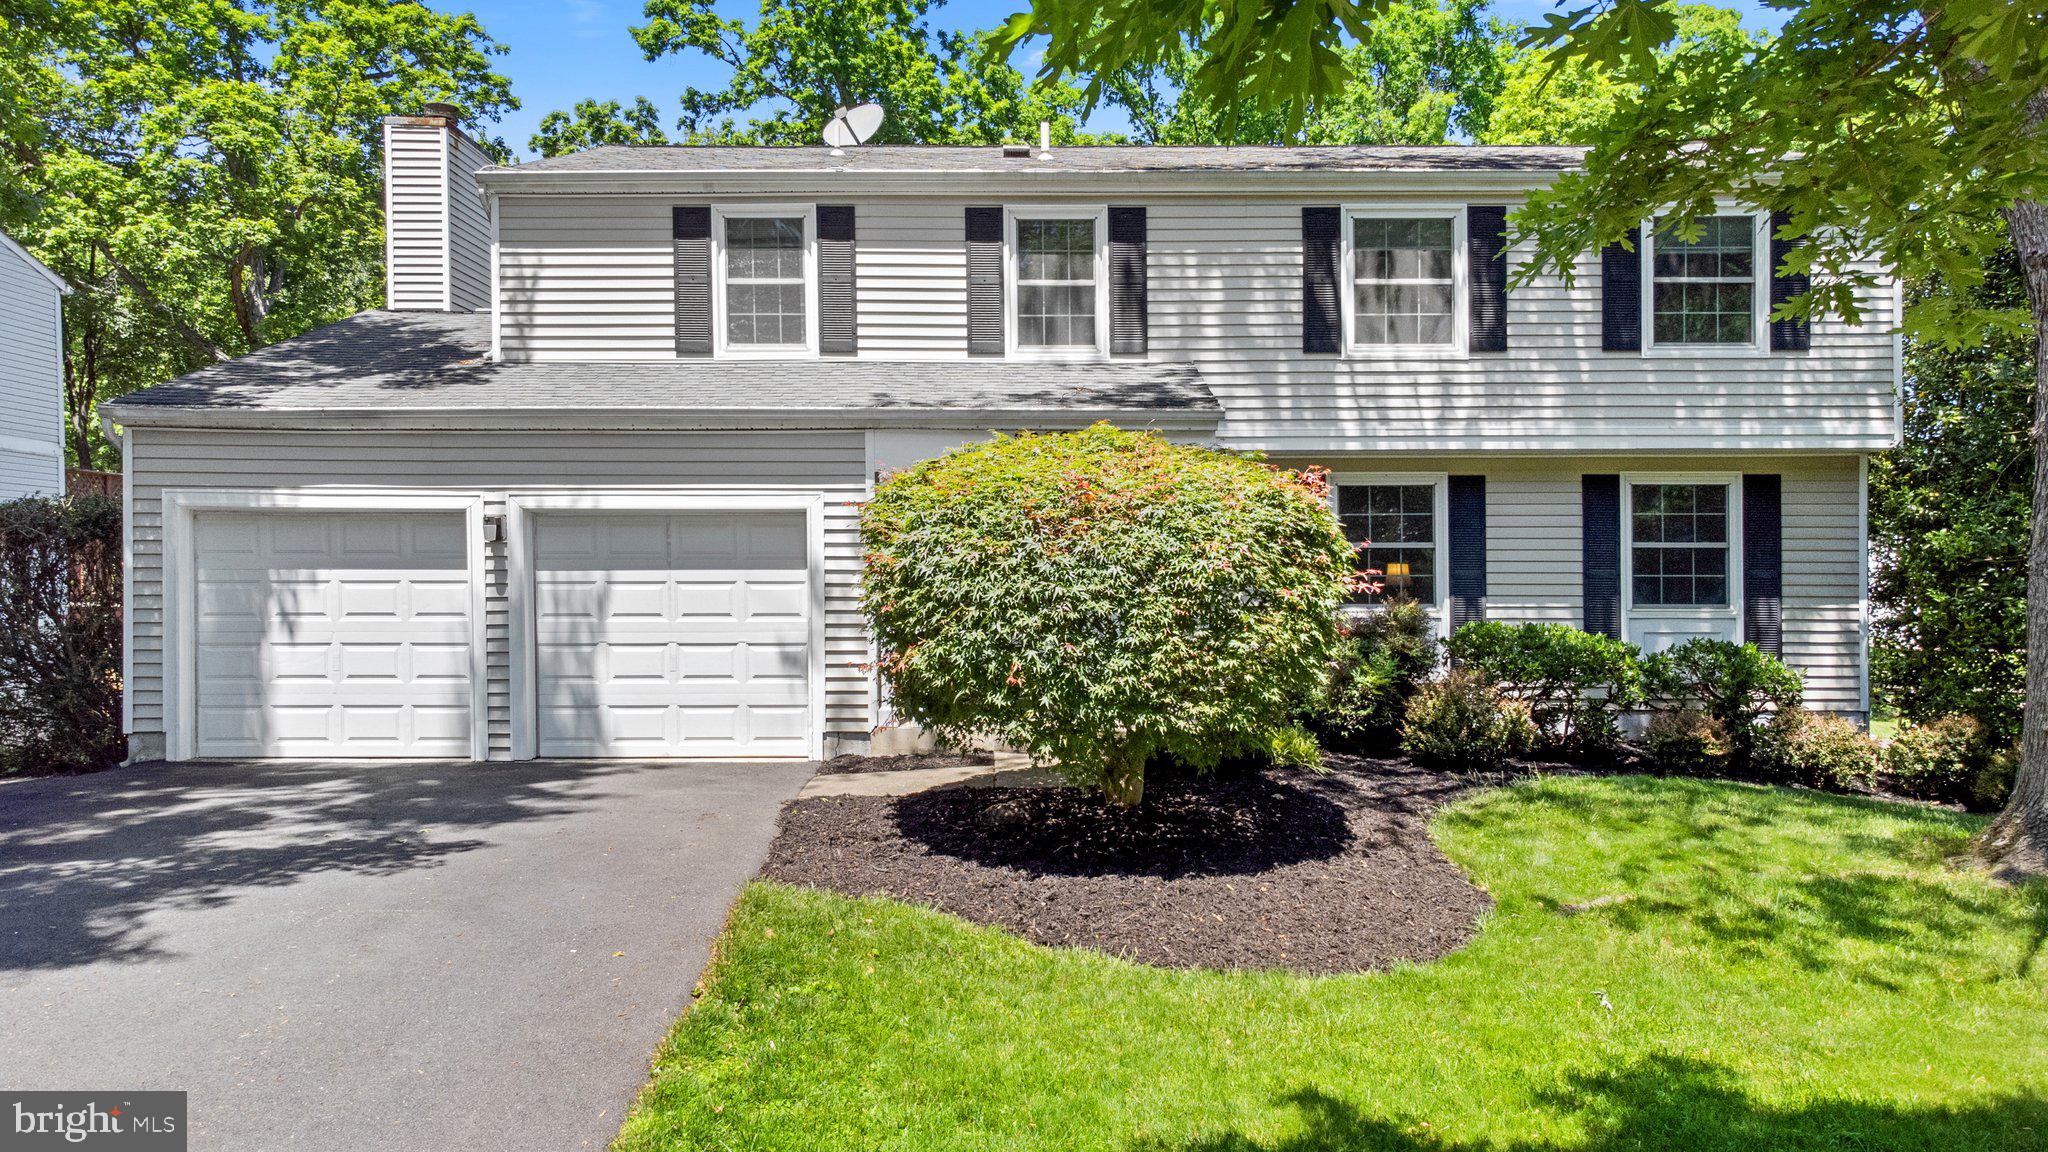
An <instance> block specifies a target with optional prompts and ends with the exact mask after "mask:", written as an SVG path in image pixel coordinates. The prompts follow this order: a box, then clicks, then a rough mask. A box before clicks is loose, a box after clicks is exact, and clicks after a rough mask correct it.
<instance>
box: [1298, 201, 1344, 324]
mask: <svg viewBox="0 0 2048 1152" xmlns="http://www.w3.org/2000/svg"><path fill="white" fill-rule="evenodd" d="M1341 217H1342V214H1341V213H1340V212H1339V211H1338V210H1337V209H1335V208H1303V209H1302V210H1301V350H1302V351H1303V352H1336V351H1338V350H1339V347H1340V345H1341V344H1342V343H1343V340H1344V336H1343V332H1344V317H1343V314H1342V313H1341V312H1339V311H1338V306H1337V261H1338V251H1339V243H1338V230H1339V229H1340V228H1341V227H1342V224H1341V223H1340V220H1341Z"/></svg>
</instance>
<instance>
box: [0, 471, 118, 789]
mask: <svg viewBox="0 0 2048 1152" xmlns="http://www.w3.org/2000/svg"><path fill="white" fill-rule="evenodd" d="M0 685H4V687H0V773H7V772H73V771H85V770H90V769H94V768H104V767H106V766H108V765H110V764H113V763H115V762H117V761H119V760H120V759H121V756H122V753H123V741H122V736H121V502H120V501H119V500H115V499H110V498H108V497H104V496H87V497H81V498H79V499H76V500H59V499H54V498H47V497H30V498H28V499H25V500H15V501H11V502H8V503H4V504H0Z"/></svg>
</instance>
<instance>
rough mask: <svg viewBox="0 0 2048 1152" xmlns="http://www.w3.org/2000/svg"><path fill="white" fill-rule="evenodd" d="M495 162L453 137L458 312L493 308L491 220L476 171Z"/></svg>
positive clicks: (451, 202) (452, 252)
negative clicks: (485, 208)
mask: <svg viewBox="0 0 2048 1152" xmlns="http://www.w3.org/2000/svg"><path fill="white" fill-rule="evenodd" d="M491 163H494V161H492V159H491V157H490V155H489V154H488V153H486V152H485V151H484V150H483V149H482V148H479V147H477V146H476V143H475V142H474V141H472V140H471V139H470V138H469V137H467V136H464V135H463V134H462V133H460V132H452V133H450V134H449V148H448V177H447V178H448V187H449V197H448V209H449V213H450V231H449V234H448V266H449V269H450V271H451V274H452V275H453V278H454V279H453V281H452V283H451V284H450V285H449V288H450V292H451V298H450V299H451V303H452V304H453V305H454V307H455V309H456V310H457V311H462V312H477V311H482V310H485V309H488V308H489V307H490V306H491V220H490V217H489V216H487V215H485V214H484V201H483V197H482V196H481V195H480V194H479V192H478V189H477V183H476V171H477V169H479V168H482V167H484V166H485V165H487V164H491Z"/></svg>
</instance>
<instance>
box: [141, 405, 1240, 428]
mask: <svg viewBox="0 0 2048 1152" xmlns="http://www.w3.org/2000/svg"><path fill="white" fill-rule="evenodd" d="M101 411H102V415H103V416H104V417H105V418H108V419H111V420H113V421H114V422H115V423H118V424H120V425H122V426H124V427H128V428H194V429H224V430H227V429H248V430H272V431H277V430H294V431H326V432H333V431H371V430H377V431H431V432H449V431H460V432H497V431H565V432H566V431H608V432H629V431H630V432H670V431H707V430H708V431H734V430H741V429H820V430H828V429H829V430H845V431H854V430H862V429H870V428H932V429H974V430H981V429H989V428H1081V427H1086V426H1088V425H1090V424H1094V423H1098V422H1101V421H1108V422H1110V423H1113V424H1117V425H1119V426H1122V427H1126V428H1156V429H1160V430H1171V431H1182V432H1185V431H1209V430H1213V429H1214V428H1215V427H1216V426H1217V425H1218V424H1219V423H1220V422H1221V420H1222V418H1223V413H1222V412H1221V411H1219V410H1214V409H1188V410H1179V411H1176V410H1170V409H1169V410H1159V409H1142V410H1141V409H1129V408H1008V409H1005V408H928V409H870V410H826V409H810V408H790V409H761V408H731V409H705V408H694V409H688V410H658V409H646V408H625V409H602V408H599V409H591V408H578V409H535V408H512V409H490V410H474V409H425V410H416V411H394V410H391V409H369V408H364V409H346V408H337V409H318V410H277V409H272V410H252V409H236V408H171V407H163V408H152V407H150V406H147V405H138V406H129V407H123V406H121V405H118V404H108V405H103V406H102V409H101Z"/></svg>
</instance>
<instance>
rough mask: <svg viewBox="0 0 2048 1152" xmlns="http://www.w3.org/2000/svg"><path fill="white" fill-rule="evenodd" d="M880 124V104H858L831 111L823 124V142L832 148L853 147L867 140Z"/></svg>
mask: <svg viewBox="0 0 2048 1152" xmlns="http://www.w3.org/2000/svg"><path fill="white" fill-rule="evenodd" d="M881 126H882V106H881V105H880V104H858V105H855V106H854V107H852V108H841V109H839V110H838V111H836V112H834V113H832V119H831V120H829V121H827V122H826V124H825V143H827V144H830V145H831V146H833V147H834V148H855V147H859V146H860V145H862V144H865V143H867V142H868V140H869V139H870V138H871V137H873V136H874V134H875V130H876V129H878V128H880V127H881Z"/></svg>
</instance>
